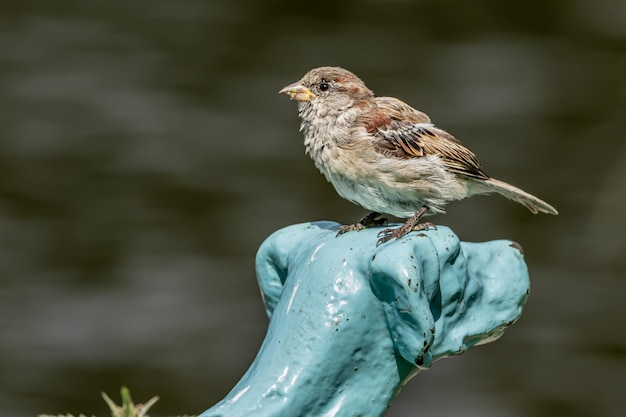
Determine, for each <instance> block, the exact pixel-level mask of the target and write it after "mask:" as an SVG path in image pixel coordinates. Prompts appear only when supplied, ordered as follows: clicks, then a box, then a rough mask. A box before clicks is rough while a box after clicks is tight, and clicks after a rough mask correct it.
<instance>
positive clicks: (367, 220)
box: [337, 211, 387, 236]
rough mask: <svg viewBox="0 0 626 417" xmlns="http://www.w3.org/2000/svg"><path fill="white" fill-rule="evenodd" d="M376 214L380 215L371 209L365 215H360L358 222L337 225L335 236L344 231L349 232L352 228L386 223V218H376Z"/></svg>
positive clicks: (359, 228)
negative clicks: (337, 229)
mask: <svg viewBox="0 0 626 417" xmlns="http://www.w3.org/2000/svg"><path fill="white" fill-rule="evenodd" d="M378 216H380V213H378V212H376V211H372V212H371V213H369V214H366V215H365V216H363V217H361V220H359V221H358V222H356V223H354V224H349V225H346V226H339V231H338V232H337V236H341V235H343V234H344V233H346V232H351V231H353V230H363V229H367V228H368V227H372V226H380V225H383V224H386V223H387V219H385V218H380V219H377V218H376V217H378Z"/></svg>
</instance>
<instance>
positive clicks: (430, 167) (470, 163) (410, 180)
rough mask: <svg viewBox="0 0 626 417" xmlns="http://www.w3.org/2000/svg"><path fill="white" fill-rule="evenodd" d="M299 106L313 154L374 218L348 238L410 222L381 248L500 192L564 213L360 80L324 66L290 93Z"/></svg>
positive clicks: (384, 237)
mask: <svg viewBox="0 0 626 417" xmlns="http://www.w3.org/2000/svg"><path fill="white" fill-rule="evenodd" d="M279 93H281V94H286V95H287V96H289V98H290V99H292V100H296V101H297V102H298V113H299V117H300V121H301V123H300V131H301V132H302V133H303V135H304V147H305V153H306V154H308V155H309V156H310V157H311V159H312V160H313V162H314V164H315V166H316V167H317V168H318V170H319V171H320V172H321V173H322V174H323V175H324V177H326V179H327V180H328V181H329V182H330V183H331V184H332V185H333V186H334V188H335V190H336V191H337V193H338V194H339V195H340V196H341V197H343V198H344V199H346V200H348V201H351V202H352V203H354V204H357V205H359V206H361V207H363V208H365V209H366V210H369V213H368V214H366V215H365V216H363V217H362V218H361V219H360V220H359V221H358V222H356V223H354V224H350V225H343V226H340V227H339V230H338V233H337V237H339V236H341V235H342V234H344V233H346V232H351V231H358V230H362V229H365V228H369V227H373V226H380V225H385V224H386V222H387V219H385V218H381V216H382V215H383V214H388V215H392V216H395V217H398V218H401V219H406V221H405V222H404V224H402V225H401V226H399V227H395V228H386V229H384V230H382V231H381V232H380V233H378V236H377V237H378V238H379V239H378V240H377V242H376V245H377V246H378V245H381V244H383V243H385V242H388V241H389V240H391V239H394V238H395V239H399V238H401V237H403V236H405V235H407V234H408V233H410V232H411V231H419V230H428V229H430V228H435V229H436V226H435V225H434V224H433V223H430V222H422V223H420V220H421V219H422V217H424V216H429V215H433V214H439V213H445V207H446V205H447V204H448V203H450V202H451V201H455V200H461V199H464V198H466V197H470V196H473V195H479V194H489V193H494V192H495V193H498V194H500V195H502V196H504V197H506V198H507V199H509V200H512V201H514V202H516V203H519V204H522V205H524V206H525V207H526V208H527V209H528V210H530V211H531V212H532V213H534V214H537V213H539V212H541V213H547V214H554V215H556V214H558V212H557V210H556V209H555V208H554V207H552V206H551V205H550V204H548V203H546V202H545V201H543V200H541V199H539V198H537V197H535V196H534V195H532V194H529V193H527V192H525V191H523V190H521V189H519V188H517V187H515V186H513V185H511V184H508V183H506V182H504V181H500V180H497V179H494V178H491V177H490V176H488V175H487V174H486V173H485V171H484V170H483V168H482V166H481V164H480V162H479V161H478V158H477V157H476V155H474V153H473V152H472V151H471V150H470V149H468V148H467V147H466V146H465V145H463V144H462V143H461V141H459V140H458V139H456V138H455V137H454V136H452V135H451V134H450V133H448V132H446V131H445V130H442V129H440V128H438V127H436V126H435V125H434V124H433V122H432V121H431V120H430V117H428V116H427V115H426V114H425V113H423V112H421V111H419V110H416V109H414V108H413V107H411V106H410V105H408V104H406V103H404V102H403V101H401V100H399V99H397V98H394V97H379V96H375V95H374V92H373V91H372V90H370V89H369V88H368V87H367V86H366V85H365V83H364V82H363V81H362V80H361V79H360V78H359V77H357V76H356V75H355V74H354V73H352V72H350V71H348V70H346V69H344V68H341V67H332V66H326V67H319V68H314V69H312V70H310V71H308V72H307V73H306V74H305V75H304V76H303V77H302V78H301V79H300V80H299V81H296V82H294V83H292V84H289V85H287V86H286V87H284V88H282V89H281V90H280V91H279Z"/></svg>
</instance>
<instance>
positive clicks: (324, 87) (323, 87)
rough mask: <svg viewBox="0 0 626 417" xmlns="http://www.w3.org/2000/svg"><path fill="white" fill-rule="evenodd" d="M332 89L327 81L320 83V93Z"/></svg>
mask: <svg viewBox="0 0 626 417" xmlns="http://www.w3.org/2000/svg"><path fill="white" fill-rule="evenodd" d="M329 88H330V85H328V83H327V82H326V81H322V82H321V83H320V91H327V90H328V89H329Z"/></svg>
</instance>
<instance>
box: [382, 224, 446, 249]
mask: <svg viewBox="0 0 626 417" xmlns="http://www.w3.org/2000/svg"><path fill="white" fill-rule="evenodd" d="M430 228H433V229H435V230H437V226H435V224H434V223H431V222H424V223H418V224H416V225H415V226H411V225H407V224H403V225H402V226H400V227H396V228H389V229H384V230H381V231H380V232H378V235H377V236H378V237H380V239H378V240H377V241H376V246H380V245H382V244H383V243H386V242H389V241H390V240H391V239H393V238H396V239H400V238H401V237H403V236H406V235H408V234H409V233H411V232H417V231H420V230H428V229H430ZM381 236H382V237H381Z"/></svg>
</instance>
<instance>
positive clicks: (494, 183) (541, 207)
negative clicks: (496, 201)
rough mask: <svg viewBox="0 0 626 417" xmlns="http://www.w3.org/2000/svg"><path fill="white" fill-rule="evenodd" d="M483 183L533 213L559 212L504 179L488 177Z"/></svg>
mask: <svg viewBox="0 0 626 417" xmlns="http://www.w3.org/2000/svg"><path fill="white" fill-rule="evenodd" d="M483 184H484V185H486V186H487V188H488V189H489V190H491V191H495V192H496V193H498V194H501V195H503V196H504V197H506V198H508V199H509V200H512V201H515V202H516V203H519V204H522V205H524V206H526V208H527V209H528V210H530V211H531V212H532V213H533V214H537V213H539V212H542V213H547V214H555V215H556V214H559V212H558V211H556V209H555V208H554V207H552V206H551V205H550V204H548V203H546V202H545V201H543V200H541V199H539V198H537V197H535V196H534V195H532V194H528V193H527V192H526V191H522V190H520V189H519V188H517V187H514V186H512V185H511V184H507V183H506V182H504V181H498V180H496V179H493V178H489V179H488V180H485V182H484V183H483Z"/></svg>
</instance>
